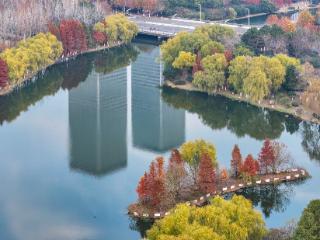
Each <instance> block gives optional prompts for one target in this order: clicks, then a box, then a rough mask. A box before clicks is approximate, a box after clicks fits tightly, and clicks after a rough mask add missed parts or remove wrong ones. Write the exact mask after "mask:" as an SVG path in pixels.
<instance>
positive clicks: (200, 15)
mask: <svg viewBox="0 0 320 240" xmlns="http://www.w3.org/2000/svg"><path fill="white" fill-rule="evenodd" d="M198 5H199V8H200V22H201V21H202V19H201V16H202V11H201V10H202V9H201V4H200V3H198Z"/></svg>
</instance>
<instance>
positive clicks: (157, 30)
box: [130, 15, 250, 37]
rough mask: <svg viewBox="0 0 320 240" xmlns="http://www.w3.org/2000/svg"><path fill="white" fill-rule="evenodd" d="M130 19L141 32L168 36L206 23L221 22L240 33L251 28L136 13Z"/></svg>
mask: <svg viewBox="0 0 320 240" xmlns="http://www.w3.org/2000/svg"><path fill="white" fill-rule="evenodd" d="M130 19H131V20H132V21H134V22H135V23H136V24H137V25H138V27H139V31H140V32H142V33H145V34H150V35H155V36H166V37H171V36H174V35H176V34H177V33H179V32H182V31H187V32H192V31H193V30H194V29H195V28H196V27H199V26H202V25H204V24H219V25H221V26H227V27H231V28H233V29H234V30H235V31H236V32H237V33H238V34H239V35H241V34H243V33H245V32H246V31H247V30H248V29H250V26H239V25H233V24H227V23H217V22H203V21H201V22H200V21H196V20H188V19H179V18H163V17H145V16H140V15H139V16H137V15H134V16H130Z"/></svg>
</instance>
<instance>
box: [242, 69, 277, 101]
mask: <svg viewBox="0 0 320 240" xmlns="http://www.w3.org/2000/svg"><path fill="white" fill-rule="evenodd" d="M270 86H271V81H270V79H268V78H267V76H266V74H265V73H264V72H263V71H262V70H261V69H260V68H259V67H257V66H255V67H251V68H250V70H249V75H248V76H247V77H246V78H245V79H244V81H243V92H244V93H245V94H246V95H248V96H249V97H250V99H251V100H253V101H260V100H262V99H263V98H265V97H266V96H268V95H269V93H270V90H269V89H270Z"/></svg>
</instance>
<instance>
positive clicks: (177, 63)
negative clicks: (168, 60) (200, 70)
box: [172, 51, 196, 78]
mask: <svg viewBox="0 0 320 240" xmlns="http://www.w3.org/2000/svg"><path fill="white" fill-rule="evenodd" d="M195 59H196V56H195V55H194V54H192V53H191V52H185V51H181V52H180V53H179V56H178V57H177V58H176V59H175V60H174V62H173V63H172V66H173V67H174V68H177V69H181V70H183V77H184V78H187V73H188V69H190V68H191V67H192V66H193V65H194V63H195Z"/></svg>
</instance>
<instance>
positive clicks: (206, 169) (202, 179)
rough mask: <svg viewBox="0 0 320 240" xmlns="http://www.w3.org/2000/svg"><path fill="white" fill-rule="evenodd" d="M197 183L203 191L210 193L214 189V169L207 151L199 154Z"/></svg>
mask: <svg viewBox="0 0 320 240" xmlns="http://www.w3.org/2000/svg"><path fill="white" fill-rule="evenodd" d="M197 184H198V187H199V189H200V190H201V191H202V192H203V193H212V192H214V190H215V169H214V167H213V164H212V160H211V158H210V156H209V155H208V154H207V153H205V154H202V156H201V160H200V164H199V171H198V181H197Z"/></svg>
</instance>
